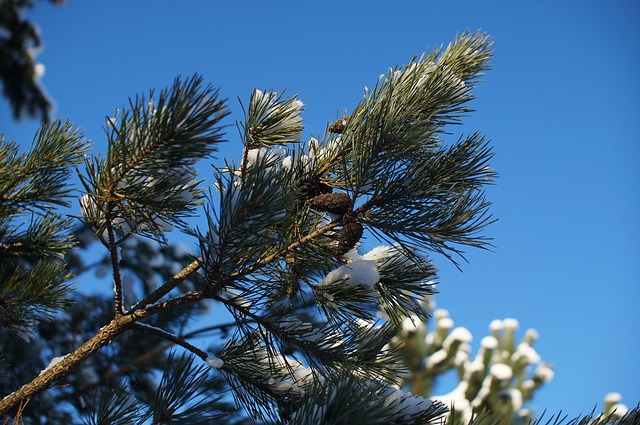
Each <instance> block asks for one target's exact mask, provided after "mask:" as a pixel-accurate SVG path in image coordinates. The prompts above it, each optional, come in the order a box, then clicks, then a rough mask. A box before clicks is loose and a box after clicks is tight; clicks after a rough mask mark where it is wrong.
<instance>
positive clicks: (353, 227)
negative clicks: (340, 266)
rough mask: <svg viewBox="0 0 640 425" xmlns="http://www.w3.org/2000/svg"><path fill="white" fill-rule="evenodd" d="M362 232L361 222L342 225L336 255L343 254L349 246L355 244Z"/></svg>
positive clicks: (351, 246)
mask: <svg viewBox="0 0 640 425" xmlns="http://www.w3.org/2000/svg"><path fill="white" fill-rule="evenodd" d="M363 232H364V228H363V227H362V224H360V223H358V222H357V221H354V222H348V223H345V225H344V226H343V227H342V234H341V235H340V240H339V241H338V255H344V254H346V253H347V252H348V251H349V250H350V249H351V248H353V247H354V246H356V244H357V243H358V241H360V238H361V237H362V233H363Z"/></svg>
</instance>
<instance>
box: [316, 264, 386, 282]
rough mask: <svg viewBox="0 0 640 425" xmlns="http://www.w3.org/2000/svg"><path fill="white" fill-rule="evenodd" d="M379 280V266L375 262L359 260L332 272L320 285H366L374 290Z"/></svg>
mask: <svg viewBox="0 0 640 425" xmlns="http://www.w3.org/2000/svg"><path fill="white" fill-rule="evenodd" d="M379 280H380V273H379V272H378V266H377V265H376V263H375V261H369V260H357V261H354V262H352V263H349V264H345V265H344V266H340V267H339V268H338V269H336V270H332V271H330V272H329V273H328V274H327V276H326V277H325V278H324V279H322V281H321V282H320V285H332V284H336V283H343V284H345V285H351V286H355V285H365V286H369V287H371V288H373V285H375V284H376V283H377V282H378V281H379Z"/></svg>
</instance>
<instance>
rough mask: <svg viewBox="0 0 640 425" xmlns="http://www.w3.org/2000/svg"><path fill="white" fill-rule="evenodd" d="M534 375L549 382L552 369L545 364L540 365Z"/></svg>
mask: <svg viewBox="0 0 640 425" xmlns="http://www.w3.org/2000/svg"><path fill="white" fill-rule="evenodd" d="M535 376H536V377H537V378H540V379H542V380H543V381H544V382H549V381H551V380H552V379H553V376H554V373H553V369H551V368H550V367H549V366H547V365H540V366H539V367H538V369H537V370H536V372H535Z"/></svg>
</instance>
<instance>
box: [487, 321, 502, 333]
mask: <svg viewBox="0 0 640 425" xmlns="http://www.w3.org/2000/svg"><path fill="white" fill-rule="evenodd" d="M502 329H504V322H503V321H502V320H498V319H495V320H492V321H491V323H489V330H490V331H491V332H498V331H501V330H502Z"/></svg>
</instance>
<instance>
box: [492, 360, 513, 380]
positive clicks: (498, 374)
mask: <svg viewBox="0 0 640 425" xmlns="http://www.w3.org/2000/svg"><path fill="white" fill-rule="evenodd" d="M489 374H490V375H491V376H493V377H495V378H496V379H498V380H500V381H506V380H508V379H511V377H512V376H513V371H512V370H511V367H509V365H506V364H504V363H496V364H493V365H491V368H489Z"/></svg>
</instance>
